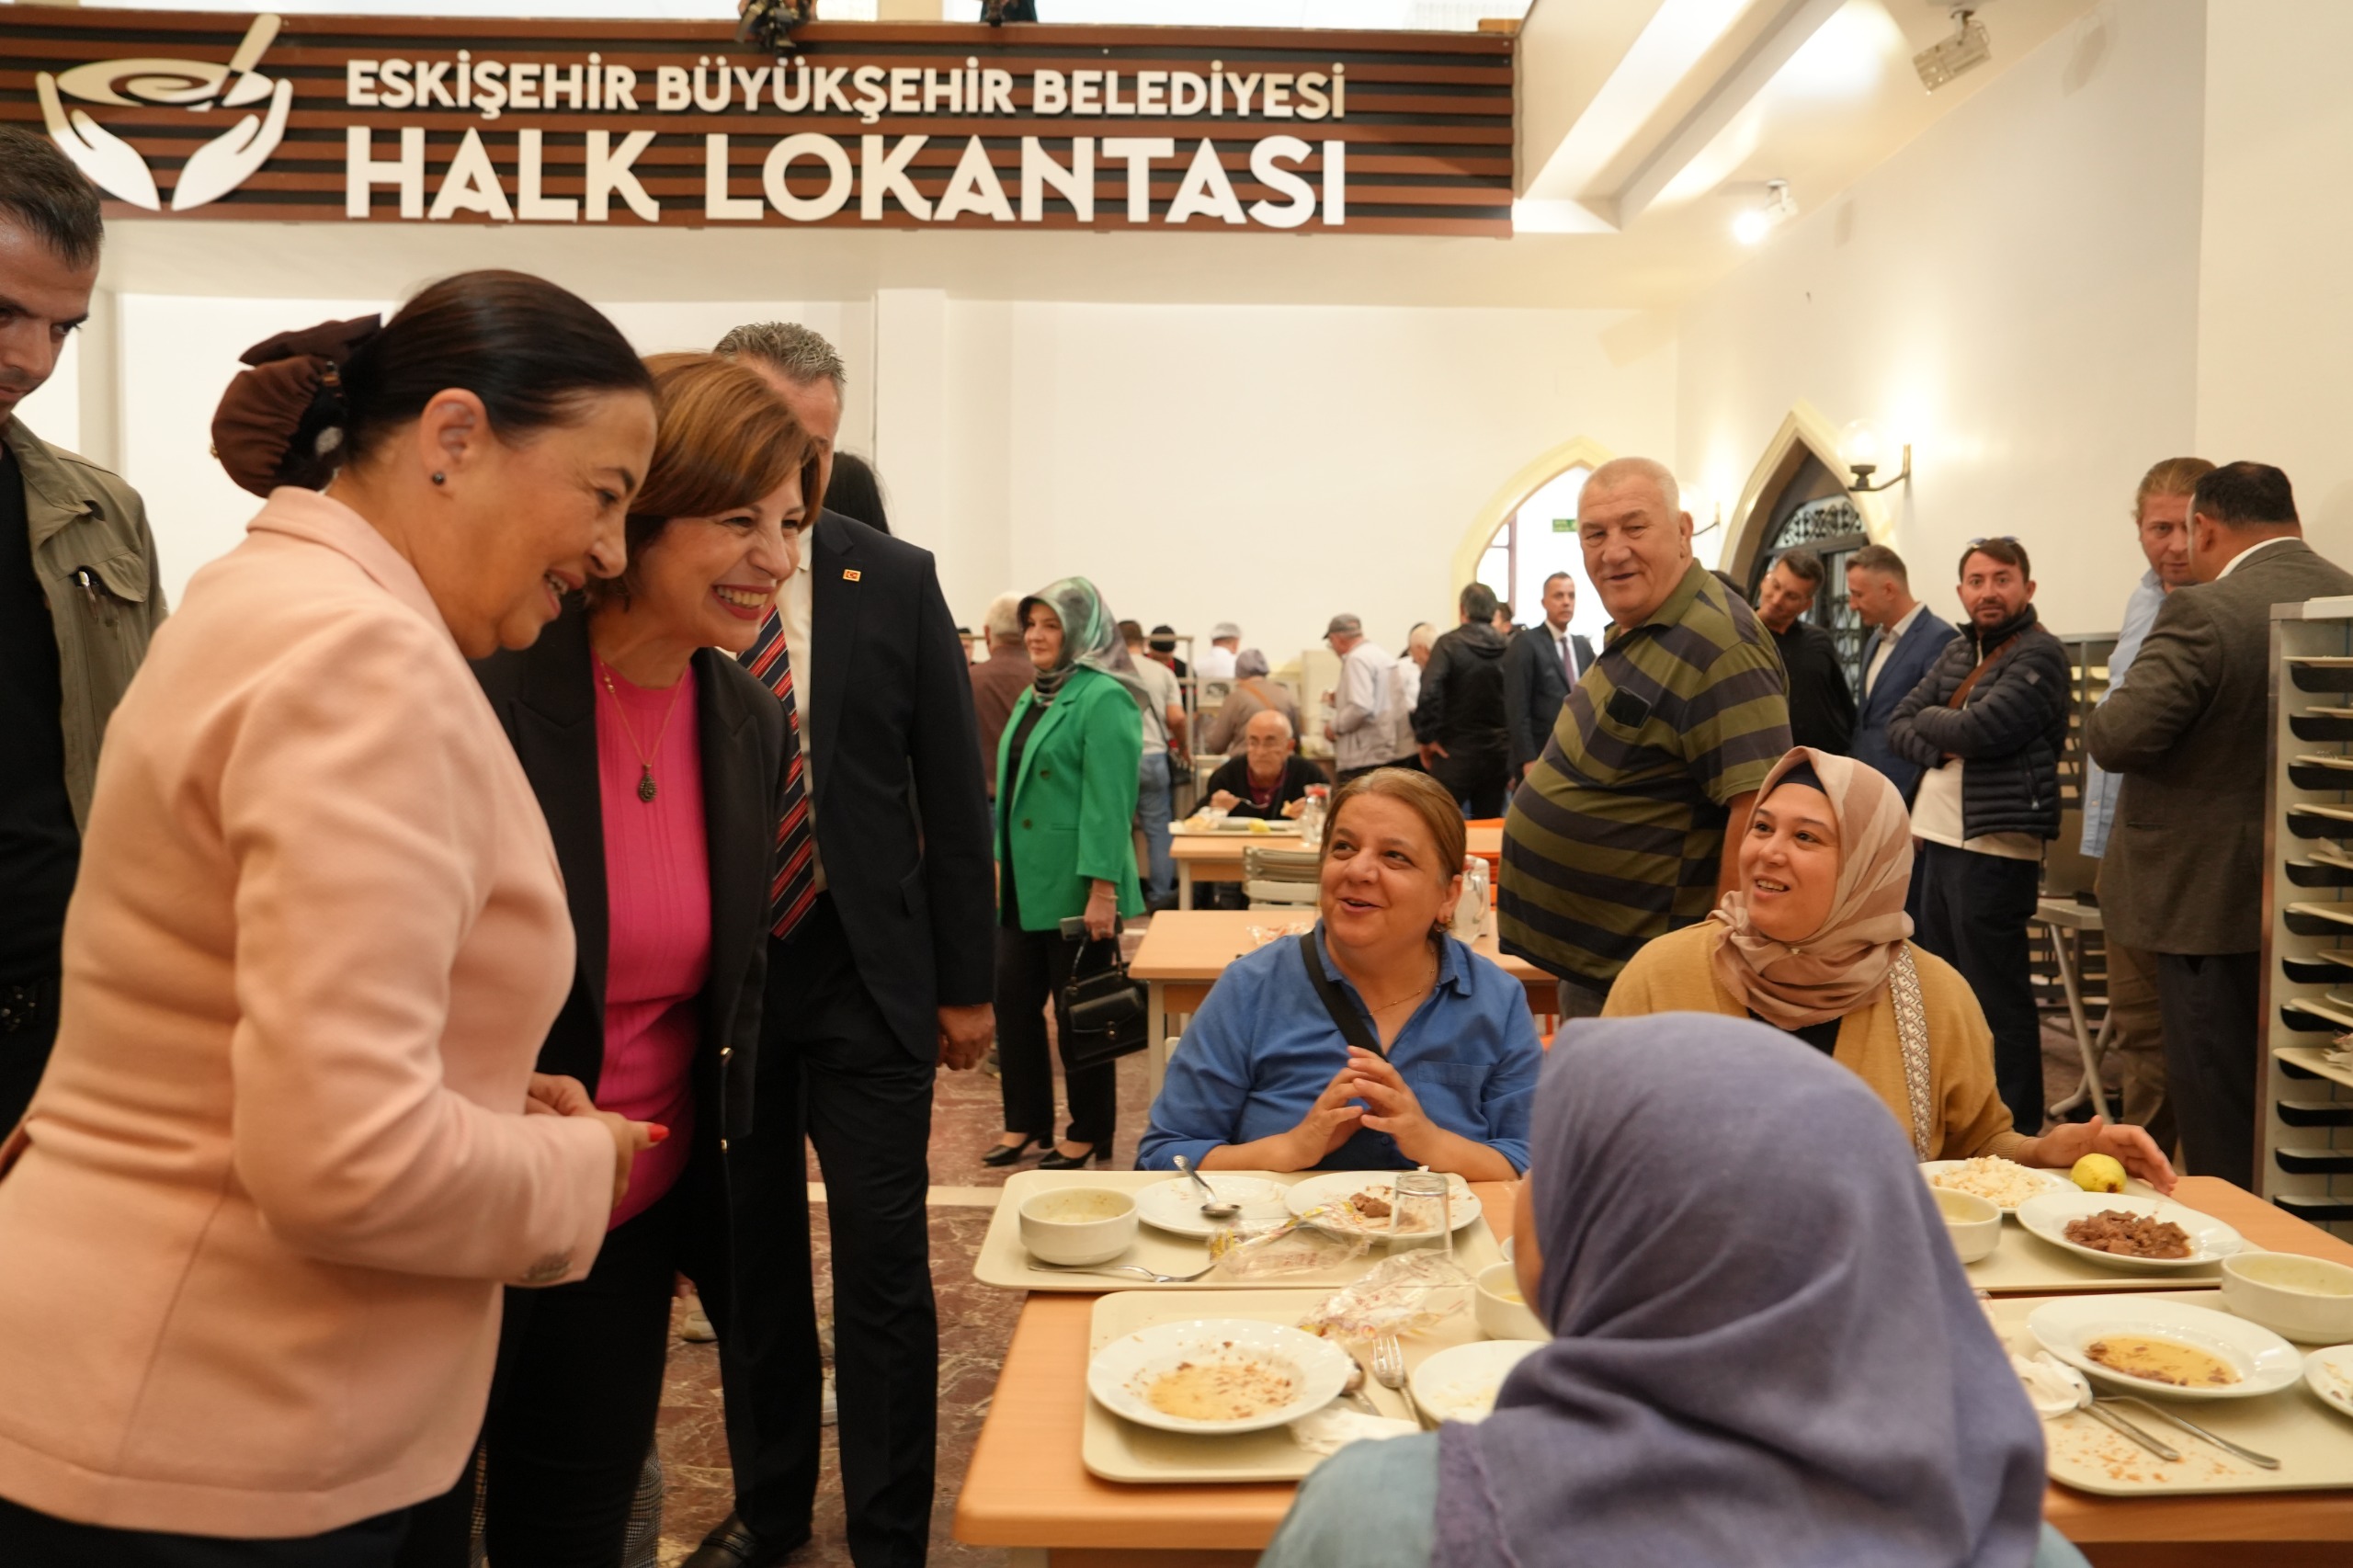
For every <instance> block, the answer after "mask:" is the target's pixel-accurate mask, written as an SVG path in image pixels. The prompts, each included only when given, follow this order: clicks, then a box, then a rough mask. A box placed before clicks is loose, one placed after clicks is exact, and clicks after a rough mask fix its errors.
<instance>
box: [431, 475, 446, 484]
mask: <svg viewBox="0 0 2353 1568" xmlns="http://www.w3.org/2000/svg"><path fill="white" fill-rule="evenodd" d="M448 479H449V475H448V474H446V473H437V474H435V475H434V476H433V483H436V484H440V483H446V482H447V481H448Z"/></svg>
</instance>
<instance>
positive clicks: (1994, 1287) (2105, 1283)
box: [1961, 1177, 2256, 1296]
mask: <svg viewBox="0 0 2353 1568" xmlns="http://www.w3.org/2000/svg"><path fill="white" fill-rule="evenodd" d="M2124 1190H2125V1191H2126V1192H2128V1193H2131V1194H2133V1195H2136V1196H2138V1197H2142V1198H2154V1197H2156V1196H2157V1189H2156V1188H2155V1187H2151V1186H2149V1185H2148V1184H2147V1183H2146V1182H2143V1181H2142V1180H2140V1179H2139V1178H2137V1177H2135V1178H2134V1179H2132V1180H2131V1181H2128V1182H2126V1183H2125V1184H2124ZM2248 1250H2249V1251H2255V1250H2256V1249H2255V1248H2252V1247H2250V1248H2249V1249H2248ZM1961 1272H1962V1273H1963V1274H1966V1275H1967V1276H1969V1282H1970V1284H1972V1285H1973V1286H1975V1287H1976V1288H1977V1289H1978V1290H1984V1291H1986V1292H1987V1293H1989V1294H1991V1295H1995V1296H2024V1295H2039V1296H2049V1295H2071V1296H2072V1295H2081V1294H2086V1293H2091V1292H2104V1291H2109V1290H2183V1289H2185V1288H2188V1289H2193V1290H2194V1289H2199V1288H2202V1287H2212V1286H2218V1285H2220V1284H2221V1283H2222V1269H2221V1267H2220V1266H2219V1265H2216V1266H2214V1267H2203V1268H2166V1269H2152V1270H2149V1271H2147V1272H2145V1273H2143V1272H2135V1271H2128V1270H2126V1269H2122V1268H2109V1267H2102V1266H2101V1265H2099V1264H2097V1263H2094V1262H2093V1261H2092V1260H2091V1259H2090V1258H2087V1257H2082V1256H2077V1255H2076V1254H2075V1253H2072V1252H2069V1251H2067V1250H2066V1249H2065V1248H2064V1247H2055V1246H2052V1244H2050V1243H2049V1242H2046V1241H2044V1240H2043V1239H2042V1238H2041V1237H2040V1236H2038V1235H2035V1234H2033V1233H2031V1232H2029V1230H2028V1229H2027V1228H2026V1227H2025V1226H2023V1225H2021V1224H2019V1223H2018V1221H2015V1220H2005V1221H2002V1243H2001V1245H1999V1246H1997V1247H1995V1249H1994V1250H1993V1251H1992V1252H1990V1253H1988V1254H1987V1255H1986V1256H1984V1257H1981V1258H1979V1259H1978V1260H1977V1261H1976V1262H1975V1263H1971V1264H1965V1265H1963V1266H1962V1267H1961Z"/></svg>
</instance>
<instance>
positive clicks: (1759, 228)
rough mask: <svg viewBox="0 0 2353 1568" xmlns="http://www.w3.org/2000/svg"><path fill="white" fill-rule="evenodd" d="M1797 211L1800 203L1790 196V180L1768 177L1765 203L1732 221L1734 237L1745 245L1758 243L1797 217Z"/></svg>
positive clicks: (1746, 211) (1744, 212)
mask: <svg viewBox="0 0 2353 1568" xmlns="http://www.w3.org/2000/svg"><path fill="white" fill-rule="evenodd" d="M1797 211H1798V204H1797V202H1796V201H1795V200H1794V199H1791V197H1790V182H1789V181H1788V180H1785V179H1768V180H1767V181H1766V182H1765V200H1764V203H1763V205H1761V206H1756V207H1751V208H1749V209H1747V210H1745V211H1743V212H1742V213H1741V214H1740V215H1739V216H1738V217H1736V218H1734V219H1733V221H1732V237H1733V239H1736V240H1738V241H1739V242H1740V243H1741V244H1745V245H1753V244H1757V243H1758V242H1759V241H1761V240H1763V239H1764V238H1765V236H1766V235H1768V234H1769V233H1772V232H1773V231H1774V230H1775V229H1777V228H1779V226H1780V225H1781V224H1782V223H1784V222H1788V221H1789V220H1790V219H1791V218H1794V217H1796V216H1797Z"/></svg>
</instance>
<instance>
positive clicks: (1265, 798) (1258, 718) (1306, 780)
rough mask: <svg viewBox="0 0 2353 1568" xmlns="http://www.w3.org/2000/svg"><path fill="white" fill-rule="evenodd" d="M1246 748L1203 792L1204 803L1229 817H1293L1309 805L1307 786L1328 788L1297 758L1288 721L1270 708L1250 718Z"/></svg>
mask: <svg viewBox="0 0 2353 1568" xmlns="http://www.w3.org/2000/svg"><path fill="white" fill-rule="evenodd" d="M1242 748H1243V749H1242V755H1241V756H1230V757H1228V758H1226V759H1225V762H1224V763H1223V765H1222V766H1221V767H1219V768H1218V770H1217V771H1216V772H1215V773H1212V774H1211V775H1210V777H1209V782H1208V783H1206V784H1204V785H1202V786H1201V795H1202V799H1203V801H1206V802H1207V803H1208V804H1209V805H1211V807H1214V808H1215V809H1216V810H1218V811H1222V812H1224V813H1225V814H1226V815H1228V816H1230V817H1264V818H1266V819H1267V820H1268V821H1270V822H1271V821H1277V820H1279V819H1281V818H1283V817H1295V816H1297V815H1299V813H1300V811H1301V809H1302V807H1304V806H1305V805H1306V804H1307V790H1308V786H1310V785H1312V784H1321V783H1323V782H1324V775H1323V772H1322V771H1321V770H1320V769H1319V768H1317V767H1316V766H1315V765H1314V764H1313V763H1312V762H1310V761H1308V760H1307V759H1306V758H1305V757H1303V756H1300V755H1299V748H1298V745H1297V744H1296V738H1295V737H1294V736H1293V735H1292V733H1291V727H1290V720H1289V719H1286V718H1284V717H1283V716H1282V714H1280V713H1279V712H1277V711H1276V710H1274V709H1272V708H1262V709H1260V710H1258V711H1257V712H1256V713H1253V714H1252V715H1250V722H1249V723H1247V724H1245V726H1243V731H1242Z"/></svg>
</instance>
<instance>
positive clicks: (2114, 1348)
mask: <svg viewBox="0 0 2353 1568" xmlns="http://www.w3.org/2000/svg"><path fill="white" fill-rule="evenodd" d="M2084 1357H2085V1358H2086V1360H2090V1361H2097V1362H2098V1363H2099V1364H2100V1365H2101V1366H2103V1367H2106V1368H2107V1369H2109V1371H2111V1372H2120V1373H2122V1374H2123V1375H2124V1376H2126V1377H2128V1378H2139V1379H2142V1380H2143V1381H2146V1382H2153V1383H2169V1384H2171V1385H2172V1386H2173V1387H2175V1388H2177V1389H2201V1388H2204V1389H2213V1388H2228V1387H2230V1386H2231V1385H2232V1384H2234V1383H2237V1382H2244V1381H2245V1379H2244V1378H2242V1377H2241V1376H2240V1375H2239V1369H2237V1368H2236V1367H2234V1366H2232V1365H2231V1364H2230V1363H2229V1362H2228V1361H2225V1360H2223V1359H2222V1358H2221V1357H2220V1356H2217V1355H2215V1354H2214V1353H2213V1352H2212V1351H2211V1350H2200V1349H2199V1348H2198V1347H2197V1346H2194V1345H2184V1344H2183V1343H2182V1342H2181V1341H2180V1340H2178V1339H2165V1338H2161V1337H2159V1336H2158V1335H2154V1334H2104V1335H2100V1336H2099V1337H2098V1338H2097V1339H2095V1340H2092V1341H2090V1342H2089V1343H2087V1344H2086V1345H2085V1346H2084Z"/></svg>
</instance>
